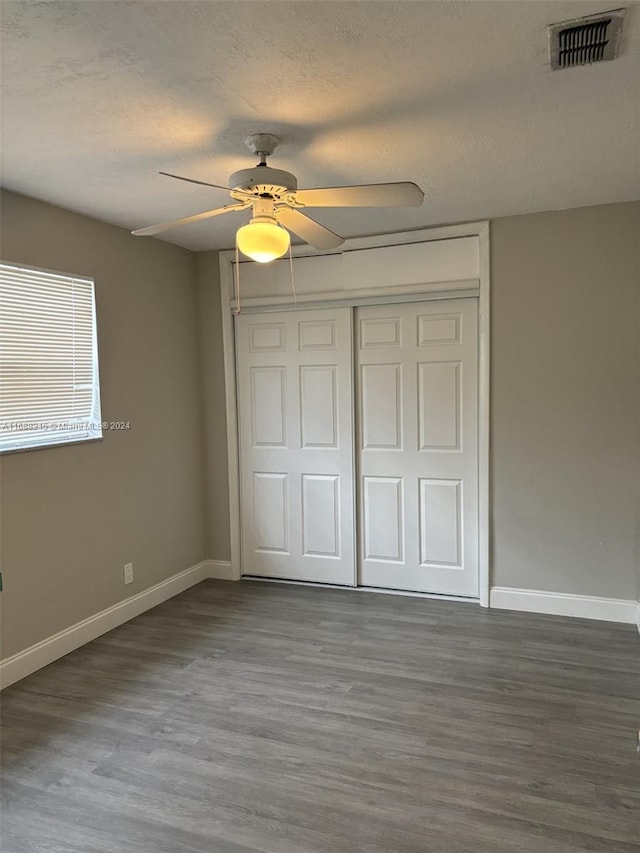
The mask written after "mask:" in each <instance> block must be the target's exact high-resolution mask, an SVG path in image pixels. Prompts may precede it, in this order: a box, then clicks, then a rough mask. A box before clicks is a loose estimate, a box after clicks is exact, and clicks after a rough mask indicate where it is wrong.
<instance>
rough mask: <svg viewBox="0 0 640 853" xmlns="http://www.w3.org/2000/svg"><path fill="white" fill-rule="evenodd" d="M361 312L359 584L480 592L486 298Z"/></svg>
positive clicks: (358, 376) (474, 593)
mask: <svg viewBox="0 0 640 853" xmlns="http://www.w3.org/2000/svg"><path fill="white" fill-rule="evenodd" d="M356 318H357V362H358V365H357V371H358V373H357V379H358V381H357V384H358V414H359V454H358V455H359V487H360V488H359V492H360V493H359V496H358V506H359V514H360V540H361V541H360V559H359V583H361V584H363V585H365V586H375V587H387V588H392V589H407V590H416V591H421V592H434V593H446V594H451V595H463V596H477V594H478V390H477V389H478V346H477V301H476V300H475V299H454V300H449V301H446V302H423V303H411V304H404V305H379V306H375V307H365V308H360V309H357V312H356Z"/></svg>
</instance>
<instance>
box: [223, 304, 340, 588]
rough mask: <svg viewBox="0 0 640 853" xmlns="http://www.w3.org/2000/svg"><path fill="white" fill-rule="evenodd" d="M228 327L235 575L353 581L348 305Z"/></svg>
mask: <svg viewBox="0 0 640 853" xmlns="http://www.w3.org/2000/svg"><path fill="white" fill-rule="evenodd" d="M236 331H237V334H236V347H237V350H236V352H237V361H238V408H239V418H240V459H241V505H242V519H241V525H242V571H243V574H245V575H260V576H264V577H273V578H288V579H291V580H306V581H319V582H322V583H333V584H347V585H353V584H355V582H356V578H355V554H354V548H355V544H354V543H355V519H354V496H353V463H354V446H353V400H352V386H353V382H352V376H353V373H352V371H353V366H352V349H353V344H352V336H351V309H350V308H337V309H333V310H317V311H315V310H314V311H289V312H281V313H263V314H242V315H240V317H239V318H238V320H237V327H236Z"/></svg>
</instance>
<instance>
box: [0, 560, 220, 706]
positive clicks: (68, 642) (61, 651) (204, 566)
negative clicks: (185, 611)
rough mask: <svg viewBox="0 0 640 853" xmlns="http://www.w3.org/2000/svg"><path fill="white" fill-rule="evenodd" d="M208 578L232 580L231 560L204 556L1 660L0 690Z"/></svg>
mask: <svg viewBox="0 0 640 853" xmlns="http://www.w3.org/2000/svg"><path fill="white" fill-rule="evenodd" d="M208 578H217V579H220V580H233V576H232V572H231V564H230V563H226V562H223V561H221V560H204V561H203V562H202V563H198V564H197V565H195V566H191V568H189V569H185V570H184V571H182V572H178V574H176V575H172V576H171V577H170V578H167V580H164V581H161V582H160V583H158V584H156V585H155V586H152V587H150V588H149V589H145V590H144V591H143V592H139V593H138V594H137V595H132V596H131V598H126V599H125V600H124V601H120V602H119V603H118V604H114V605H113V607H108V608H107V609H106V610H102V611H101V612H100V613H96V614H95V615H94V616H89V618H88V619H83V621H82V622H77V623H76V624H75V625H71V627H70V628H65V630H64V631H59V632H58V633H57V634H53V636H51V637H47V639H46V640H42V641H41V642H39V643H36V644H35V645H33V646H30V647H29V648H28V649H25V650H24V651H22V652H18V653H17V654H15V655H13V656H12V657H10V658H6V659H5V660H3V661H1V662H0V690H1V689H4V688H5V687H8V686H9V685H10V684H14V683H15V682H16V681H19V680H20V679H21V678H25V677H26V676H27V675H31V673H33V672H36V671H37V670H38V669H42V667H43V666H47V664H50V663H53V661H54V660H58V658H61V657H64V655H68V654H69V652H72V651H74V650H75V649H79V648H80V646H84V644H85V643H89V642H91V640H95V639H96V637H100V636H101V635H102V634H106V632H107V631H111V630H112V629H113V628H117V627H118V625H122V624H124V623H125V622H128V621H129V620H130V619H133V618H134V617H135V616H139V615H140V614H141V613H144V612H145V610H150V609H151V608H152V607H157V605H158V604H162V602H163V601H166V600H167V599H169V598H173V596H174V595H178V593H180V592H184V591H185V590H186V589H189V587H192V586H194V585H195V584H197V583H200V581H204V580H207V579H208Z"/></svg>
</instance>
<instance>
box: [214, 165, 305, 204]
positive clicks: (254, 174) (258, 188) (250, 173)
mask: <svg viewBox="0 0 640 853" xmlns="http://www.w3.org/2000/svg"><path fill="white" fill-rule="evenodd" d="M229 186H230V187H231V188H232V195H233V190H244V191H245V192H247V191H248V192H251V193H253V194H254V195H257V196H261V195H264V196H267V197H271V198H274V199H280V198H284V197H286V196H287V195H288V194H289V193H291V192H295V191H296V190H297V189H298V181H297V179H296V176H295V175H292V174H291V172H285V171H283V170H282V169H272V168H271V166H254V167H253V169H240V171H239V172H234V173H233V175H231V177H230V178H229Z"/></svg>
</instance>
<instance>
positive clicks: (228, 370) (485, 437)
mask: <svg viewBox="0 0 640 853" xmlns="http://www.w3.org/2000/svg"><path fill="white" fill-rule="evenodd" d="M461 237H478V240H479V248H480V270H479V273H480V275H479V279H478V280H477V281H476V280H473V281H469V282H468V285H469V289H468V291H466V288H461V289H460V290H458V291H457V293H456V295H460V296H462V295H463V294H464V295H469V296H471V295H472V296H478V300H479V304H478V335H479V351H478V368H479V375H478V393H479V396H478V407H479V411H478V418H479V420H478V481H479V601H480V604H481V605H482V606H483V607H488V606H489V586H490V574H491V571H490V551H489V494H490V491H489V489H490V484H489V394H490V374H489V334H490V268H489V222H487V221H484V222H470V223H468V224H462V225H447V226H443V227H441V228H427V229H421V230H417V231H404V232H400V233H397V234H379V235H373V236H370V237H354V238H350V239H348V240H346V241H345V243H344V245H343V247H342V249H343V251H344V252H349V251H355V250H358V249H367V248H378V247H382V246H399V245H404V244H408V243H418V242H430V241H435V240H451V239H455V238H461ZM292 253H293V255H294V257H310V256H315V255H318V254H319V253H318V252H316V251H315V250H313V249H312V248H311V247H310V246H294V247H292ZM234 260H235V252H234V251H233V250H229V251H225V252H221V253H220V299H221V305H222V341H223V352H224V376H225V403H226V415H227V456H228V473H229V519H230V537H231V574H232V577H233V578H234V579H235V580H240V577H241V553H240V478H239V461H240V460H239V453H238V416H237V400H236V364H235V342H234V330H233V314H232V310H231V307H232V300H233V297H234V294H233V262H234ZM432 284H433V283H431V284H428V285H425V288H424V291H422V292H423V293H424V295H425V297H426V298H438V296H439V297H440V298H451V292H452V288H451V282H443V284H442V290H441V291H440V292H439V291H434V290H433V289H432ZM465 284H467V282H465ZM478 289H479V295H478ZM472 291H473V292H472ZM419 293H420V291H418V294H419ZM327 295H328V296H329V295H330V296H333V298H334V299H335V294H327ZM398 295H399V294H398ZM411 295H412V296H414V298H415V296H416V295H417V294H416V292H415V291H414V292H413V293H412V294H411ZM393 296H394V288H393V287H382V288H376V289H375V293H372V292H371V291H370V290H368V291H367V294H366V296H364V295H363V294H361V295H360V296H359V295H358V293H357V291H353V293H352V294H348V295H347V294H346V293H345V294H344V296H343V298H342V299H341V300H340V301H341V303H342V304H350V305H359V304H364V303H363V302H361V299H366V300H367V304H371V301H372V300H375V299H377V298H378V297H379V299H380V301H389V298H390V297H393ZM261 301H262V300H261ZM316 303H317V304H323V305H327V304H331V300H325V299H324V298H323V297H321V296H320V295H319V296H318V297H317V298H316V299H314V304H316ZM270 304H272V305H274V307H276V306H277V309H278V310H283V308H284V305H281V304H277V299H272V300H271V301H270ZM252 307H253V306H252ZM256 307H257V306H256ZM305 307H306V308H308V307H310V304H309V303H308V302H307V303H306V304H305ZM260 308H261V309H262V310H263V311H264V310H268V306H267V305H264V304H262V305H260Z"/></svg>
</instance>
